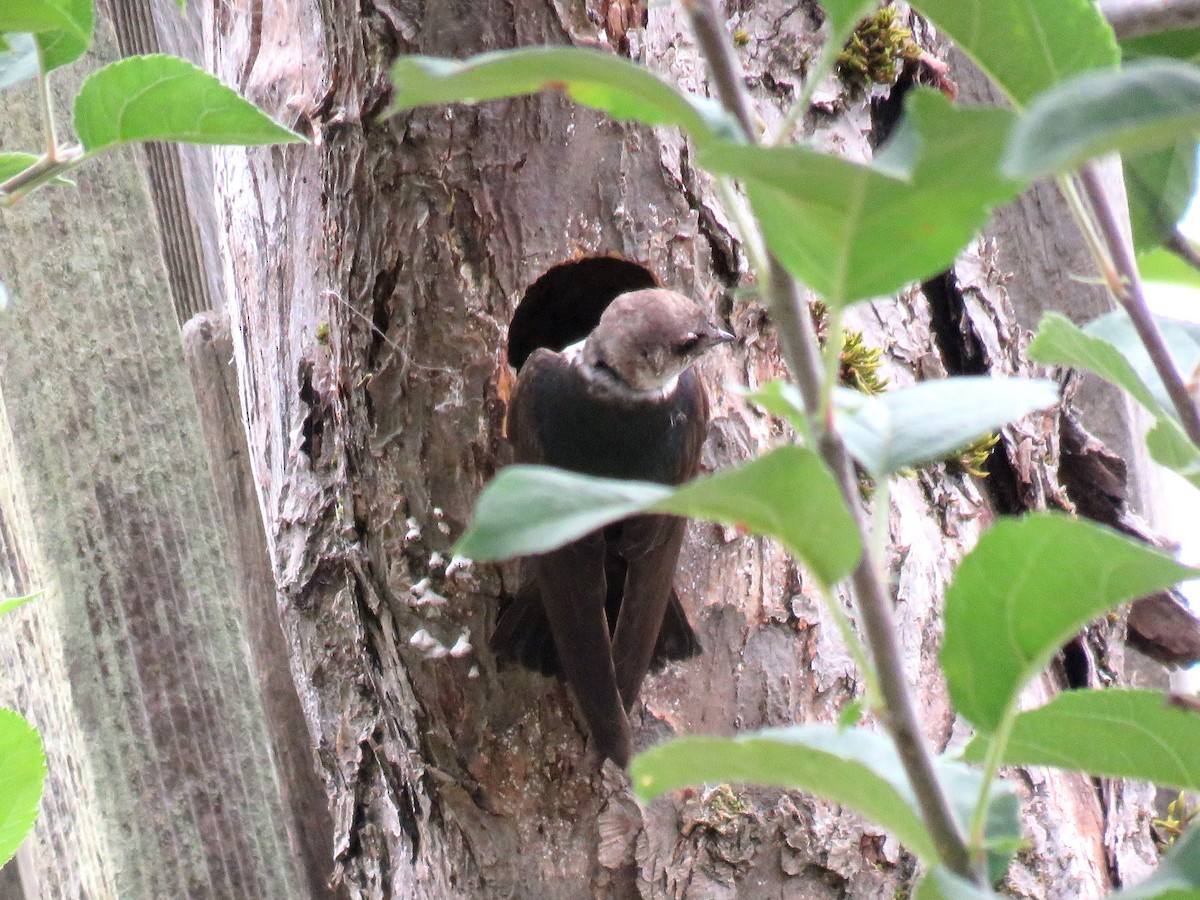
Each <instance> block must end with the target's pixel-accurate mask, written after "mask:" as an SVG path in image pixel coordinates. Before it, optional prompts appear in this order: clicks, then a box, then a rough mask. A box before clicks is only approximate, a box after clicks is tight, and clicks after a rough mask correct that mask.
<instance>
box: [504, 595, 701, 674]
mask: <svg viewBox="0 0 1200 900" xmlns="http://www.w3.org/2000/svg"><path fill="white" fill-rule="evenodd" d="M608 612H609V630H610V632H611V631H612V629H614V628H615V627H616V621H617V612H618V610H616V609H610V610H609V611H608ZM488 646H489V647H491V649H492V652H493V653H495V654H496V656H498V657H500V658H501V659H503V660H507V661H510V662H515V663H518V664H519V665H522V666H524V667H525V668H527V669H532V670H533V671H534V672H540V673H541V674H543V675H547V676H553V675H561V674H562V665H561V664H560V663H559V661H558V650H557V649H556V648H555V646H554V637H553V635H552V634H551V633H550V623H549V622H548V621H547V619H546V613H545V610H543V609H542V599H541V596H540V595H539V593H538V589H537V584H536V583H534V582H533V581H532V580H530V581H527V582H526V583H525V584H524V585H523V586H522V587H521V589H520V591H518V593H517V596H516V597H515V598H513V600H512V601H511V602H510V603H509V604H508V606H506V607H503V608H502V609H501V612H500V616H499V618H498V619H497V620H496V630H495V632H493V634H492V637H491V640H490V641H488ZM702 652H703V648H702V647H701V646H700V639H699V638H698V637H696V632H695V631H694V630H693V629H692V625H691V623H690V622H689V621H688V617H687V613H686V612H685V611H684V609H683V604H682V603H680V602H679V595H678V594H677V593H676V592H675V589H674V588H672V589H671V598H670V600H669V601H668V602H667V611H666V613H665V615H664V616H663V624H662V628H661V629H660V630H659V633H658V641H657V642H656V643H655V646H654V656H653V657H652V658H651V661H650V669H651V671H654V672H657V671H659V670H660V669H662V668H663V667H664V666H666V665H667V663H669V662H680V661H682V660H685V659H691V658H692V657H693V656H698V655H700V653H702Z"/></svg>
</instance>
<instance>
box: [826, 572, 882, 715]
mask: <svg viewBox="0 0 1200 900" xmlns="http://www.w3.org/2000/svg"><path fill="white" fill-rule="evenodd" d="M820 593H821V601H822V602H823V603H824V604H825V609H826V611H827V612H828V613H829V615H830V617H831V618H832V619H833V622H834V624H835V625H837V630H838V633H839V634H841V636H842V643H844V644H845V645H846V649H847V650H848V651H850V656H851V658H852V659H853V660H854V664H855V665H856V666H858V671H859V673H860V675H861V677H862V680H863V682H864V694H865V701H866V705H867V709H869V710H871V712H873V713H876V714H879V713H880V712H881V706H882V703H883V694H882V692H881V691H880V689H879V676H878V675H877V674H876V673H875V667H874V666H873V665H871V660H870V658H869V657H868V656H867V650H866V648H865V647H864V646H863V644H862V641H861V640H859V637H858V635H857V634H856V633H855V631H854V626H853V625H851V624H850V617H849V616H847V615H846V611H845V610H844V609H842V604H841V602H840V601H839V600H838V597H837V594H836V593H834V591H833V588H829V587H826V586H825V585H824V584H822V585H821V590H820Z"/></svg>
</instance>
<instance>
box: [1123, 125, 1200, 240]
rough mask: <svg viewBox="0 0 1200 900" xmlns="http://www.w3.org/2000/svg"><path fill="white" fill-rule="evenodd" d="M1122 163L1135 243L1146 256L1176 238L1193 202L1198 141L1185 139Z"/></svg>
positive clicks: (1191, 138)
mask: <svg viewBox="0 0 1200 900" xmlns="http://www.w3.org/2000/svg"><path fill="white" fill-rule="evenodd" d="M1122 163H1123V165H1124V167H1125V188H1126V194H1127V196H1128V198H1129V221H1130V224H1131V225H1132V227H1133V243H1134V246H1135V248H1136V249H1137V251H1138V253H1145V252H1147V251H1149V250H1153V249H1154V248H1155V247H1157V246H1159V245H1161V244H1163V243H1164V242H1166V241H1167V240H1168V239H1169V238H1172V237H1174V234H1175V226H1176V225H1178V224H1179V221H1180V220H1181V219H1182V218H1183V215H1184V213H1186V212H1187V208H1188V205H1189V204H1190V203H1191V202H1192V196H1193V195H1194V194H1195V193H1196V139H1195V138H1193V137H1187V138H1181V139H1179V140H1178V141H1176V142H1175V145H1174V146H1172V147H1166V148H1164V149H1162V150H1156V151H1154V152H1153V153H1147V154H1144V155H1141V156H1129V157H1127V158H1125V159H1124V160H1123V161H1122Z"/></svg>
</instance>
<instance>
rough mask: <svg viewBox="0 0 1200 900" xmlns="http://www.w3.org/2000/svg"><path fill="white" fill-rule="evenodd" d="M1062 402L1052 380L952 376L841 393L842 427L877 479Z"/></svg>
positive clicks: (856, 454)
mask: <svg viewBox="0 0 1200 900" xmlns="http://www.w3.org/2000/svg"><path fill="white" fill-rule="evenodd" d="M1057 402H1058V388H1057V386H1056V385H1055V384H1054V382H1052V381H1044V380H1036V381H1035V380H1026V379H1020V378H1008V379H993V378H986V377H980V378H964V377H959V378H947V379H944V380H940V381H923V382H920V383H919V384H915V385H913V386H911V387H905V388H900V389H898V390H894V391H888V392H887V393H884V394H876V395H867V394H863V393H860V392H859V391H853V390H849V389H847V388H839V389H838V391H837V397H836V403H837V420H836V424H837V429H838V431H839V432H840V433H841V435H842V438H843V439H844V440H845V442H846V449H847V450H849V451H850V453H851V455H852V456H853V457H854V458H855V459H856V460H858V462H859V464H861V465H862V467H863V468H865V469H866V470H867V471H868V472H869V473H871V474H872V475H873V476H876V477H879V476H883V475H890V474H891V473H893V472H898V471H900V470H901V469H907V468H915V467H919V466H922V465H926V464H928V463H932V462H938V461H940V460H943V459H945V458H946V457H947V456H949V455H951V454H952V453H954V451H956V450H961V449H962V448H963V447H966V446H968V445H969V444H970V443H971V442H972V441H974V440H975V439H977V438H979V437H981V436H982V435H985V434H987V433H988V432H989V431H993V430H995V429H997V428H999V427H1001V426H1002V425H1007V424H1008V423H1009V422H1012V421H1015V420H1016V419H1019V418H1021V417H1022V416H1026V415H1028V414H1029V413H1031V412H1034V411H1035V410H1039V409H1045V408H1046V407H1049V406H1053V405H1054V404H1055V403H1057Z"/></svg>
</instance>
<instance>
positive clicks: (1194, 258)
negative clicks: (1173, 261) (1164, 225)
mask: <svg viewBox="0 0 1200 900" xmlns="http://www.w3.org/2000/svg"><path fill="white" fill-rule="evenodd" d="M1163 247H1165V248H1166V249H1167V250H1169V251H1170V252H1172V253H1174V254H1175V255H1176V256H1178V257H1179V258H1180V259H1182V260H1183V261H1184V262H1185V263H1187V264H1188V265H1189V266H1191V267H1192V268H1193V269H1195V270H1196V271H1197V272H1200V251H1198V250H1197V249H1196V247H1195V245H1194V244H1193V243H1192V242H1191V241H1189V240H1188V239H1187V238H1186V237H1184V234H1183V232H1182V231H1180V230H1179V228H1178V227H1176V228H1174V229H1173V230H1172V233H1171V234H1170V236H1168V237H1167V239H1166V240H1165V241H1164V242H1163Z"/></svg>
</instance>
